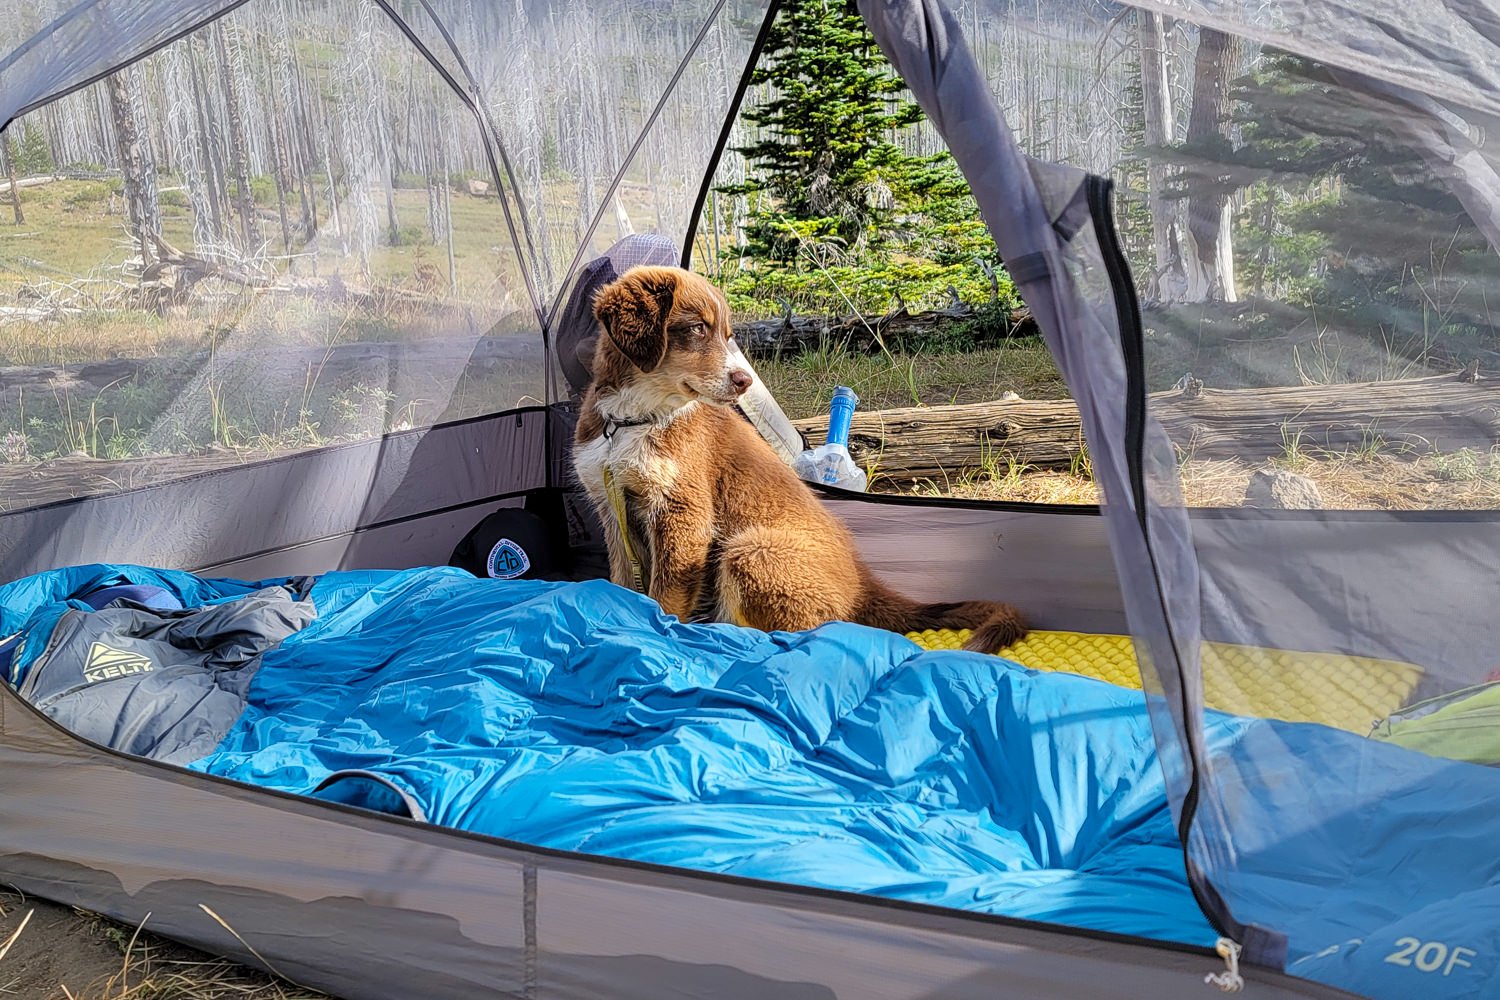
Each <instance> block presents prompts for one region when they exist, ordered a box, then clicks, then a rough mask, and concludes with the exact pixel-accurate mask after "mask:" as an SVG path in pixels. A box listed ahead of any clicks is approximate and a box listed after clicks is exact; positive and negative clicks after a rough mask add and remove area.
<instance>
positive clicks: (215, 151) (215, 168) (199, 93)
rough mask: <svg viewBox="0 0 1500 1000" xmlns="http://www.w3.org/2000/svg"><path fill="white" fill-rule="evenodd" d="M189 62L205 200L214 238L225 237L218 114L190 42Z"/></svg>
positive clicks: (224, 187) (225, 192) (225, 185)
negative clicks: (210, 109)
mask: <svg viewBox="0 0 1500 1000" xmlns="http://www.w3.org/2000/svg"><path fill="white" fill-rule="evenodd" d="M191 62H192V73H193V103H194V104H195V105H196V106H197V110H198V136H199V138H200V139H201V141H202V143H203V166H204V171H205V172H204V178H205V179H206V180H207V181H208V184H207V188H208V202H209V205H210V206H211V207H212V212H213V227H212V233H213V239H214V240H215V241H219V240H223V239H224V238H225V232H226V230H225V227H224V214H225V210H224V202H225V201H226V200H227V198H228V194H229V185H228V182H227V181H226V180H225V178H224V158H223V157H222V156H220V155H219V142H218V135H219V128H218V125H217V122H218V116H217V115H214V114H211V113H210V111H209V101H210V96H209V93H208V85H207V84H206V83H204V81H203V72H202V67H201V66H200V65H199V62H198V46H197V45H196V44H193V45H192V48H191Z"/></svg>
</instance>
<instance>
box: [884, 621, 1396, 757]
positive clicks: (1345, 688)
mask: <svg viewBox="0 0 1500 1000" xmlns="http://www.w3.org/2000/svg"><path fill="white" fill-rule="evenodd" d="M969 634H970V633H969V630H968V629H957V630H955V629H937V630H929V631H926V632H909V633H907V638H909V639H911V640H912V641H913V642H915V643H916V644H917V645H919V646H921V647H923V648H924V649H958V648H960V647H962V646H963V644H964V643H965V642H967V641H968V639H969ZM998 655H1000V656H1003V657H1005V658H1006V659H1008V660H1015V661H1016V662H1017V663H1020V664H1021V665H1023V666H1027V667H1030V668H1031V669H1033V670H1062V671H1066V672H1067V673H1072V674H1081V675H1083V676H1084V677H1093V678H1095V679H1097V680H1101V681H1108V682H1109V683H1111V684H1119V685H1121V686H1122V687H1129V688H1135V689H1136V690H1139V689H1140V687H1141V675H1140V668H1139V666H1138V665H1137V664H1136V659H1135V645H1134V643H1133V641H1132V640H1131V638H1130V637H1129V636H1128V635H1089V634H1086V633H1083V632H1032V633H1030V634H1029V635H1027V636H1026V638H1024V639H1022V640H1021V641H1020V642H1018V643H1015V644H1014V645H1011V646H1007V647H1006V648H1005V649H1002V650H1000V652H999V654H998ZM1421 678H1422V668H1421V667H1418V666H1415V665H1413V664H1410V663H1401V662H1399V661H1396V660H1377V659H1372V658H1370V657H1366V656H1347V655H1344V654H1341V653H1297V652H1292V651H1290V650H1285V649H1260V648H1257V647H1255V646H1234V645H1230V644H1228V643H1219V642H1205V643H1204V644H1203V686H1204V700H1205V702H1206V703H1207V704H1208V706H1209V707H1210V708H1217V709H1219V710H1221V711H1225V712H1233V713H1234V714H1236V715H1252V716H1257V717H1259V718H1266V719H1285V720H1286V721H1288V722H1321V723H1323V724H1324V725H1327V726H1336V727H1338V728H1339V729H1347V730H1350V731H1351V732H1356V733H1359V734H1360V735H1361V736H1363V735H1365V734H1367V733H1368V732H1369V731H1370V727H1371V726H1372V725H1373V724H1374V723H1375V721H1376V720H1378V719H1383V718H1385V717H1386V716H1388V715H1390V714H1391V713H1392V712H1394V711H1396V709H1398V708H1400V707H1401V706H1402V705H1405V704H1406V703H1407V702H1408V701H1409V700H1410V698H1411V693H1412V691H1413V690H1415V689H1416V686H1417V682H1418V681H1419V680H1421Z"/></svg>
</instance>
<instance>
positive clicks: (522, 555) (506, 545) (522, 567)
mask: <svg viewBox="0 0 1500 1000" xmlns="http://www.w3.org/2000/svg"><path fill="white" fill-rule="evenodd" d="M530 568H531V560H530V559H529V558H528V557H527V555H526V550H525V549H523V548H521V546H519V545H517V544H516V543H515V542H513V541H511V540H510V539H509V538H502V539H500V540H499V541H498V542H496V543H495V547H494V548H492V549H490V554H489V557H488V558H487V559H485V561H484V569H485V572H486V573H488V574H489V575H490V576H491V577H493V578H494V579H496V580H514V579H515V578H516V577H518V576H520V575H521V574H523V573H525V572H526V571H527V570H528V569H530Z"/></svg>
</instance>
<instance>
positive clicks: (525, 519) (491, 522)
mask: <svg viewBox="0 0 1500 1000" xmlns="http://www.w3.org/2000/svg"><path fill="white" fill-rule="evenodd" d="M552 534H553V533H552V532H551V531H550V530H549V529H548V527H547V522H546V521H544V520H542V518H541V517H539V516H537V515H536V514H534V513H532V512H531V511H528V510H523V509H521V508H520V507H505V508H502V509H500V510H497V511H495V512H494V513H493V514H490V515H489V516H488V517H486V518H485V519H484V520H483V521H480V522H479V523H478V524H476V525H475V526H474V529H473V530H472V531H470V532H469V533H468V534H467V535H465V536H464V539H463V541H461V542H459V543H458V545H457V546H456V547H454V549H453V555H452V557H450V558H449V560H448V565H449V566H457V567H458V568H459V569H466V570H468V571H469V572H470V573H473V574H474V575H475V576H479V577H490V578H493V579H497V580H556V579H564V578H565V575H564V574H563V573H561V572H560V567H559V560H558V557H557V553H556V552H555V551H554V549H555V545H554V543H553V541H552V539H551V535H552Z"/></svg>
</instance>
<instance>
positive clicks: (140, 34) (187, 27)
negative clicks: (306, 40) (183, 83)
mask: <svg viewBox="0 0 1500 1000" xmlns="http://www.w3.org/2000/svg"><path fill="white" fill-rule="evenodd" d="M244 2H245V0H186V2H183V3H170V4H149V3H138V2H135V0H97V2H89V3H74V4H69V5H68V6H66V7H64V8H63V9H62V10H61V11H60V12H59V13H58V14H57V15H56V16H55V17H52V18H50V19H48V18H47V16H46V13H47V7H46V6H43V5H30V6H28V7H27V9H26V12H25V14H24V15H22V16H24V18H25V20H23V21H17V22H15V23H13V24H12V25H11V28H12V30H13V31H14V30H15V29H18V28H19V29H24V28H26V27H30V29H31V30H30V31H29V32H27V34H28V35H29V37H27V38H26V40H25V42H24V44H21V45H18V46H17V47H16V48H15V49H13V50H11V51H10V52H9V53H8V54H7V55H6V56H4V58H0V81H3V82H4V86H0V128H4V127H5V126H7V125H9V124H10V122H11V121H12V120H13V119H14V118H16V117H17V116H18V115H20V114H22V113H23V112H25V111H26V110H28V109H30V108H32V107H35V106H37V105H40V104H43V103H45V102H47V101H49V100H51V99H53V98H55V97H58V96H59V95H61V94H64V93H66V92H68V91H69V90H72V89H74V88H76V87H80V86H83V85H84V84H86V83H87V82H89V81H90V80H93V79H96V78H98V77H100V76H102V75H104V74H106V73H109V72H111V71H113V70H114V69H115V68H117V67H118V66H120V65H122V64H124V63H126V62H129V61H130V60H132V59H136V58H139V57H140V56H141V55H142V54H143V53H146V52H149V51H151V50H152V49H154V48H156V47H157V46H159V45H163V44H165V43H166V42H168V41H170V40H172V39H173V38H176V37H178V36H180V35H182V34H183V33H185V32H188V31H191V30H192V29H193V28H195V27H197V26H198V25H200V24H202V23H204V22H205V21H207V20H209V19H210V18H214V17H217V16H219V15H221V14H223V13H225V12H227V11H230V10H233V9H234V8H235V7H237V6H239V5H240V4H241V3H244ZM27 21H29V22H30V24H29V25H28V24H27Z"/></svg>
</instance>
